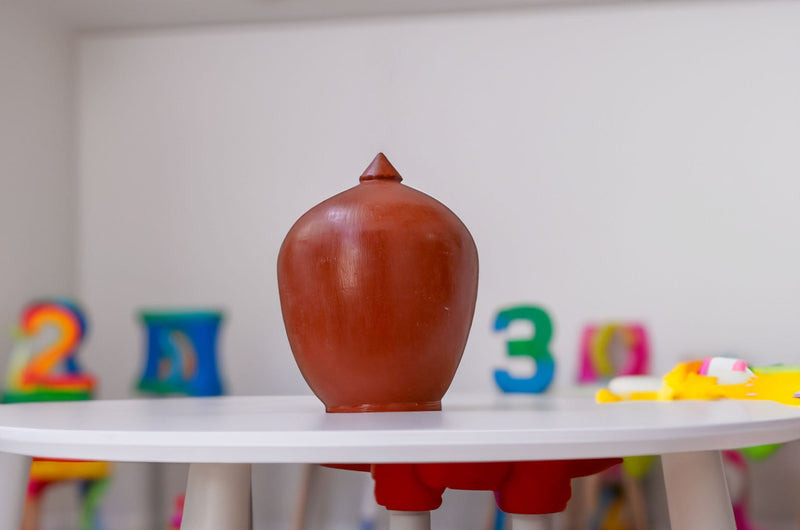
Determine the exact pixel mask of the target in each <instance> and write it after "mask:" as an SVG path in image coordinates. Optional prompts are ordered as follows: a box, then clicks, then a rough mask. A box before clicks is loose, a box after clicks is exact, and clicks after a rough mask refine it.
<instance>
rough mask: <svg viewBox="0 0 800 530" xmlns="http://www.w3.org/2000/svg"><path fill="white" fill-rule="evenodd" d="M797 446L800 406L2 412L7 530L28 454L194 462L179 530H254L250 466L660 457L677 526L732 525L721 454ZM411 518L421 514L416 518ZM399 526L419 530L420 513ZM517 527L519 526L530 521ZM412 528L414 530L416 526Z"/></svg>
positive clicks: (128, 406)
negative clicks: (368, 411) (251, 529)
mask: <svg viewBox="0 0 800 530" xmlns="http://www.w3.org/2000/svg"><path fill="white" fill-rule="evenodd" d="M796 439H800V408H795V407H789V406H785V405H780V404H777V403H772V402H757V401H733V400H723V401H713V402H711V401H678V402H625V403H614V404H597V403H594V402H593V401H592V400H591V399H590V398H568V397H549V396H496V397H495V396H482V397H452V398H449V399H446V400H445V402H444V410H443V411H442V412H393V413H377V414H376V413H373V414H363V413H362V414H326V413H325V411H324V409H323V407H322V405H321V403H319V401H317V400H316V398H314V397H310V396H309V397H306V396H303V397H287V396H267V397H220V398H175V399H161V400H125V401H88V402H61V403H27V404H15V405H3V406H0V452H2V460H0V465H2V467H3V468H4V470H3V471H4V473H5V477H6V479H5V480H4V485H3V486H2V487H0V495H1V498H2V501H0V528H19V519H20V517H21V510H22V506H23V500H24V493H25V487H24V484H25V483H26V480H27V473H28V467H29V462H30V457H32V456H37V457H45V458H73V459H91V460H109V461H118V462H187V463H190V464H191V467H190V472H189V484H188V487H187V499H186V505H185V511H184V524H183V528H189V529H191V530H211V529H219V528H226V529H229V530H239V529H242V530H246V529H248V528H249V525H250V521H249V512H250V510H249V503H250V470H251V464H254V463H289V462H302V463H422V462H491V461H520V460H555V459H577V458H605V457H618V456H635V455H649V454H658V455H662V464H663V467H664V476H665V481H666V486H667V495H668V503H669V513H670V521H671V525H672V528H673V530H694V529H698V528H715V529H717V530H734V529H735V525H734V522H733V514H732V510H731V506H730V500H729V498H728V491H727V486H726V483H725V478H724V474H723V469H722V463H721V459H720V455H719V451H720V450H722V449H734V448H740V447H747V446H752V445H760V444H767V443H778V442H787V441H791V440H796ZM412 519H413V518H412ZM392 521H393V529H394V528H423V527H424V525H425V523H424V514H423V516H420V517H418V518H417V519H414V520H412V521H411V522H410V523H409V522H408V517H398V518H397V519H393V520H392ZM532 521H533V520H528V519H526V518H517V519H516V520H515V529H516V528H533V527H534V525H535V522H532ZM408 525H410V526H408Z"/></svg>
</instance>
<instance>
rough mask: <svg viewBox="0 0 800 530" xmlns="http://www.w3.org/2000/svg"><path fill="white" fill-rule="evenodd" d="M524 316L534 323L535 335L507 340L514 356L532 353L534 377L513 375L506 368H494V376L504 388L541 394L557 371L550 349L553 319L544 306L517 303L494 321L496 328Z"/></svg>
mask: <svg viewBox="0 0 800 530" xmlns="http://www.w3.org/2000/svg"><path fill="white" fill-rule="evenodd" d="M517 320H523V321H527V322H530V323H531V324H532V325H533V336H531V337H530V338H529V339H514V340H509V341H507V342H506V348H507V351H508V355H509V356H511V357H520V356H525V357H530V358H531V361H533V364H534V372H533V375H532V376H531V377H523V378H520V377H514V376H513V375H511V374H510V373H508V371H507V370H495V372H494V380H495V382H496V383H497V386H499V387H500V389H501V390H502V391H503V392H514V393H528V394H538V393H540V392H544V391H545V390H546V389H547V387H548V386H550V383H552V381H553V376H554V375H555V361H554V360H553V356H552V354H551V353H550V349H549V347H550V339H551V338H552V336H553V323H552V321H551V320H550V315H548V314H547V312H546V311H545V310H544V309H541V308H539V307H533V306H518V307H512V308H509V309H504V310H502V311H500V312H499V313H498V314H497V318H496V319H495V321H494V329H495V331H498V332H499V331H504V330H506V329H508V327H509V326H510V325H511V323H512V322H514V321H517Z"/></svg>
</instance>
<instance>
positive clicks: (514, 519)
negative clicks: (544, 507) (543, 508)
mask: <svg viewBox="0 0 800 530" xmlns="http://www.w3.org/2000/svg"><path fill="white" fill-rule="evenodd" d="M552 528H553V516H552V515H550V514H544V515H525V514H520V513H513V514H511V530H551V529H552Z"/></svg>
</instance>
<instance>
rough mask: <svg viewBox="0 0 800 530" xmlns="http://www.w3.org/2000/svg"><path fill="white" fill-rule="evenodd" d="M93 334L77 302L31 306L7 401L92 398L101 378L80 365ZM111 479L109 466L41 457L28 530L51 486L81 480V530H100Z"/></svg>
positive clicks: (18, 340)
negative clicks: (101, 510) (89, 334)
mask: <svg viewBox="0 0 800 530" xmlns="http://www.w3.org/2000/svg"><path fill="white" fill-rule="evenodd" d="M87 330H88V323H87V319H86V315H85V313H84V312H83V310H81V308H80V307H79V306H78V305H77V304H76V303H75V302H73V301H71V300H67V299H60V298H56V299H48V300H40V301H37V302H34V303H32V304H30V305H28V306H27V307H25V309H24V310H23V311H22V314H21V315H20V322H19V327H18V330H16V332H15V333H14V349H13V352H12V354H11V363H10V366H9V369H8V373H7V376H6V388H5V390H4V393H3V402H5V403H13V402H30V401H72V400H85V399H91V397H92V393H93V392H94V390H95V387H96V381H95V378H94V377H92V376H91V375H89V374H86V373H84V372H83V370H82V369H81V367H80V365H79V364H78V360H77V354H78V349H79V347H80V345H81V343H82V342H83V340H84V338H85V337H86V333H87ZM110 476H111V464H109V463H108V462H87V461H74V460H71V461H70V460H46V459H40V458H35V459H34V460H33V463H32V464H31V474H30V481H29V483H28V497H27V504H26V508H25V528H36V527H37V526H38V519H39V505H40V502H41V497H42V495H43V493H44V491H45V490H46V489H47V488H48V487H49V486H50V485H53V484H56V483H61V482H65V481H77V482H78V483H79V484H80V492H81V497H82V507H81V512H80V528H81V530H96V529H99V528H100V527H101V524H100V517H99V510H98V508H99V504H100V500H101V498H102V495H103V493H104V492H105V491H106V490H107V488H108V484H109V481H110Z"/></svg>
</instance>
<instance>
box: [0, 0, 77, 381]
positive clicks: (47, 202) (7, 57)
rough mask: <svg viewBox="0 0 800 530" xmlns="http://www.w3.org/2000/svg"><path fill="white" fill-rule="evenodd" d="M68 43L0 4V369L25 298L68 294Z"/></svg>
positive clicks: (71, 192)
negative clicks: (11, 328) (9, 331)
mask: <svg viewBox="0 0 800 530" xmlns="http://www.w3.org/2000/svg"><path fill="white" fill-rule="evenodd" d="M73 58H74V56H73V49H72V41H71V40H70V37H69V36H68V35H67V33H66V32H64V31H62V30H59V29H58V28H57V27H55V26H53V25H51V24H49V23H47V22H45V21H43V19H42V18H41V17H40V16H39V15H38V14H36V13H31V12H29V11H27V10H25V9H23V8H22V7H20V6H18V5H15V4H8V3H0V245H1V246H2V249H0V326H2V332H0V365H2V366H5V361H6V359H7V356H8V352H9V351H10V349H11V337H10V335H9V333H8V332H7V330H8V328H9V327H10V326H11V325H12V324H13V323H15V322H16V321H17V319H18V316H19V312H20V310H21V309H22V307H23V306H24V304H25V303H26V302H29V301H30V300H31V299H32V298H35V297H41V296H48V295H71V294H73V291H74V277H75V263H74V261H75V260H74V235H75V222H74V221H75V204H74V199H75V195H76V194H75V181H74V178H73V170H72V161H73V147H74V146H73V144H72V140H73V136H72V111H73V96H74V92H73V90H72V87H73V83H72V81H73V80H72V74H73V71H74V68H73V66H74V65H73Z"/></svg>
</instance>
